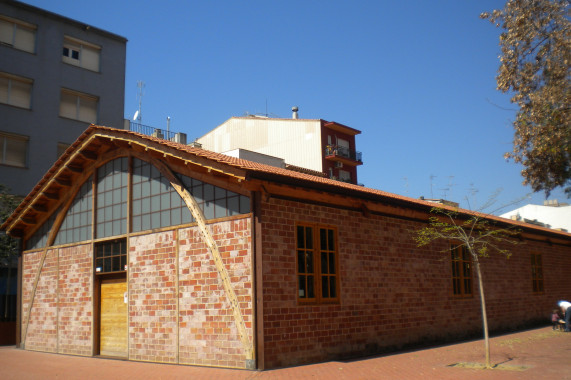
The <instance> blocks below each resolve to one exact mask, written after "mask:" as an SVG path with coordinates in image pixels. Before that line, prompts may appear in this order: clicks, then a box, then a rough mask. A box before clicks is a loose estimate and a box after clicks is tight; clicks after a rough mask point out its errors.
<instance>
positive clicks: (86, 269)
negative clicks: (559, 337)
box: [58, 244, 93, 355]
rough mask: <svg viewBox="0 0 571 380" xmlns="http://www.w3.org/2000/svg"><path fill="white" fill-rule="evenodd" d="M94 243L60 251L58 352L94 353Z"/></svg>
mask: <svg viewBox="0 0 571 380" xmlns="http://www.w3.org/2000/svg"><path fill="white" fill-rule="evenodd" d="M91 256H92V252H91V244H84V245H80V246H74V247H67V248H61V249H59V279H58V289H59V312H58V338H59V342H58V349H59V351H58V352H60V353H64V354H74V355H91V354H92V345H93V339H92V331H93V280H92V278H93V265H92V260H91Z"/></svg>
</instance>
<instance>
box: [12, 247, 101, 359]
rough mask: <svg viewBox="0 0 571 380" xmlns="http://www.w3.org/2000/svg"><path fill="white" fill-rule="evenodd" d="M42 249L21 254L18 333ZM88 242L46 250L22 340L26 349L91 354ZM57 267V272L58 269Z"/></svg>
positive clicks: (90, 263)
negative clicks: (21, 277)
mask: <svg viewBox="0 0 571 380" xmlns="http://www.w3.org/2000/svg"><path fill="white" fill-rule="evenodd" d="M42 254H43V251H36V252H31V253H30V252H27V253H24V255H23V279H22V296H23V297H22V334H24V329H25V326H26V323H27V320H28V316H27V313H28V307H29V300H30V297H31V293H32V288H33V284H34V280H35V278H36V273H37V268H38V265H39V263H40V259H41V256H42ZM91 255H92V252H91V245H89V244H87V245H80V246H75V247H67V248H59V249H58V248H56V249H50V250H48V254H47V256H46V260H45V262H44V266H43V269H42V272H41V276H40V280H39V282H38V287H37V289H36V296H35V299H34V304H33V307H32V313H31V319H30V323H29V327H28V333H27V337H26V342H25V348H26V349H30V350H38V351H47V352H59V353H64V354H73V355H91V353H92V344H93V342H92V326H93V316H92V314H93V312H92V311H93V300H92V295H93V285H92V261H91ZM58 269H59V272H58Z"/></svg>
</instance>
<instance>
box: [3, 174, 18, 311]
mask: <svg viewBox="0 0 571 380" xmlns="http://www.w3.org/2000/svg"><path fill="white" fill-rule="evenodd" d="M19 203H20V199H19V198H18V197H16V196H15V195H11V194H10V193H9V191H8V189H7V188H6V186H4V185H2V184H0V225H1V224H2V223H4V222H5V221H6V219H8V217H9V216H10V214H12V212H13V211H14V210H15V209H16V207H17V206H18V204H19ZM17 254H18V240H16V239H14V238H12V237H10V236H8V235H6V233H4V232H0V268H7V270H6V294H5V295H4V299H3V300H2V302H3V304H4V314H3V315H0V320H8V319H9V315H8V310H9V307H8V305H9V294H10V283H11V275H12V262H13V258H14V257H16V256H17Z"/></svg>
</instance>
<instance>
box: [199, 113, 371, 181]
mask: <svg viewBox="0 0 571 380" xmlns="http://www.w3.org/2000/svg"><path fill="white" fill-rule="evenodd" d="M292 110H293V115H292V116H293V117H292V118H291V119H282V118H270V117H265V116H258V115H249V116H244V117H232V118H230V119H228V120H226V121H225V122H224V123H222V124H221V125H219V126H218V127H216V128H215V129H213V130H212V131H210V132H208V133H207V134H205V135H204V136H202V137H200V138H198V139H197V140H196V142H198V143H199V144H200V145H201V146H202V148H204V149H207V150H211V151H213V152H217V153H224V154H229V155H232V156H235V157H237V158H244V159H252V158H251V157H248V156H243V155H241V154H240V153H239V152H238V151H237V150H240V149H241V150H246V151H252V152H256V153H260V154H263V155H268V156H273V157H278V158H281V159H283V161H284V165H283V167H284V168H288V169H292V170H297V171H304V169H305V171H306V172H308V173H310V174H314V175H320V176H323V177H327V178H330V179H335V180H339V181H343V182H348V183H353V184H357V166H359V165H362V164H363V161H362V156H361V152H358V151H357V150H356V146H355V136H356V135H358V134H360V133H361V131H359V130H356V129H353V128H350V127H348V126H346V125H343V124H340V123H337V122H334V121H327V120H323V119H299V118H298V114H297V107H294V108H293V109H292ZM264 162H265V163H267V162H266V161H264Z"/></svg>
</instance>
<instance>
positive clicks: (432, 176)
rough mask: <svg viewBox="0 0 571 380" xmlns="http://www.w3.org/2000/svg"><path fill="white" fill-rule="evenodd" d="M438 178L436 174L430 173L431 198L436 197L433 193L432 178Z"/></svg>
mask: <svg viewBox="0 0 571 380" xmlns="http://www.w3.org/2000/svg"><path fill="white" fill-rule="evenodd" d="M434 178H436V176H435V175H434V174H431V175H430V198H432V199H434V195H433V193H432V180H433V179H434Z"/></svg>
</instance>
